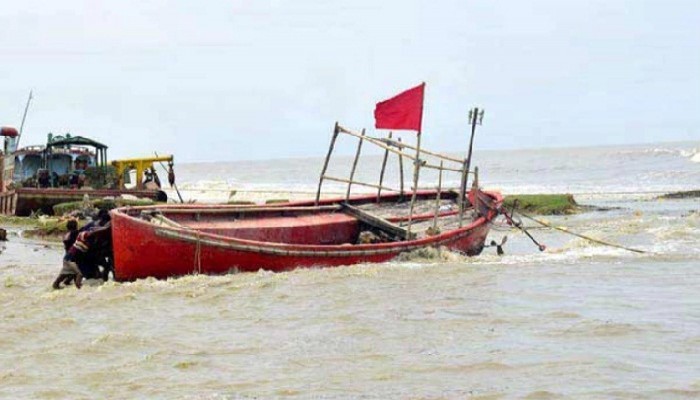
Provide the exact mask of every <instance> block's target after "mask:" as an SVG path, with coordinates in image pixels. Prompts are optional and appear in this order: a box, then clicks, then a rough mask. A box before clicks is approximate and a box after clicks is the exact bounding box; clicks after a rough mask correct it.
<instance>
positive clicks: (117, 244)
mask: <svg viewBox="0 0 700 400" xmlns="http://www.w3.org/2000/svg"><path fill="white" fill-rule="evenodd" d="M500 201H501V198H500V195H498V197H497V198H495V199H494V204H500ZM190 209H192V208H190ZM206 209H207V210H210V209H211V207H206ZM195 210H196V209H195ZM495 216H496V211H495V209H494V210H490V211H488V212H487V213H486V214H485V215H484V216H482V217H479V218H478V219H476V220H475V221H473V222H472V223H470V224H469V225H468V226H464V227H463V228H459V229H455V230H452V231H449V232H445V233H442V234H438V235H435V236H429V237H424V238H421V239H414V240H408V241H401V242H389V243H376V244H362V245H350V244H347V245H314V244H304V243H303V242H302V243H298V244H290V243H270V242H263V241H257V240H246V239H239V238H232V237H228V236H224V235H218V234H211V233H202V232H200V231H197V230H186V229H177V228H173V227H168V226H162V225H154V224H151V223H149V222H147V221H144V220H141V219H139V218H136V217H134V216H132V215H129V214H127V213H125V212H122V210H115V211H113V212H112V227H113V228H112V240H113V248H114V265H115V279H116V280H120V281H128V280H135V279H140V278H147V277H155V278H168V277H173V276H182V275H188V274H198V273H203V274H225V273H230V272H253V271H257V270H260V269H264V270H269V271H275V272H280V271H287V270H291V269H295V268H314V267H333V266H341V265H352V264H358V263H378V262H385V261H388V260H391V259H393V258H395V257H396V256H398V255H399V254H401V253H405V252H410V251H413V250H418V249H422V248H426V247H445V248H447V249H450V250H454V251H459V252H463V253H465V254H468V255H477V254H479V253H480V252H481V251H482V249H483V247H484V241H485V239H486V236H487V234H488V232H489V228H490V226H489V225H490V221H491V220H492V219H493V218H494V217H495ZM319 218H320V217H319ZM338 229H340V227H335V228H333V229H331V230H329V228H328V226H326V225H325V224H324V221H320V220H319V221H318V223H313V221H312V222H310V223H308V224H306V225H305V226H303V230H302V231H299V232H297V233H296V234H297V235H303V236H306V237H318V236H320V235H324V234H328V232H337V231H338ZM321 230H323V231H321Z"/></svg>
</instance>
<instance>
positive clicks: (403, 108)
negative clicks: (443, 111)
mask: <svg viewBox="0 0 700 400" xmlns="http://www.w3.org/2000/svg"><path fill="white" fill-rule="evenodd" d="M424 91H425V82H423V83H421V84H420V85H418V86H416V87H414V88H411V89H408V90H406V91H405V92H402V93H399V94H397V95H396V96H394V97H392V98H390V99H389V100H384V101H382V102H380V103H377V106H376V107H375V108H374V121H375V123H374V127H375V128H377V129H408V130H412V131H418V132H420V131H421V125H422V124H423V93H424Z"/></svg>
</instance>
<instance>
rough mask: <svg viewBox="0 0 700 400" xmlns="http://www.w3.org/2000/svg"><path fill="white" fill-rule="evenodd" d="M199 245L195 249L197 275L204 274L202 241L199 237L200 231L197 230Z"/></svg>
mask: <svg viewBox="0 0 700 400" xmlns="http://www.w3.org/2000/svg"><path fill="white" fill-rule="evenodd" d="M195 232H196V236H197V243H196V245H195V249H194V269H195V271H197V274H201V273H202V239H201V238H200V237H199V231H197V230H195Z"/></svg>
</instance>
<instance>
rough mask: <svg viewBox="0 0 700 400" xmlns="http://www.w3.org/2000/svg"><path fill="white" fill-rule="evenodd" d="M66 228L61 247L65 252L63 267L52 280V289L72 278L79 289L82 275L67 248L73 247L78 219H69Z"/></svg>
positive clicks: (76, 236)
mask: <svg viewBox="0 0 700 400" xmlns="http://www.w3.org/2000/svg"><path fill="white" fill-rule="evenodd" d="M66 228H67V229H68V232H67V233H66V235H65V236H64V237H63V247H64V249H65V253H64V255H63V267H62V268H61V272H60V273H59V274H58V277H57V278H56V280H55V281H54V282H53V285H52V286H53V288H54V289H60V288H61V282H63V283H64V284H66V285H67V284H69V283H70V282H71V281H72V280H75V287H77V288H78V289H80V287H81V286H82V281H83V275H82V273H81V272H80V269H79V268H78V264H77V263H76V262H75V261H74V260H73V258H72V257H71V256H70V254H69V250H70V249H71V248H72V247H73V245H74V244H75V241H76V239H77V238H78V234H79V231H78V221H76V220H74V219H71V220H70V221H68V223H66Z"/></svg>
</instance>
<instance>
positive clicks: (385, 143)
mask: <svg viewBox="0 0 700 400" xmlns="http://www.w3.org/2000/svg"><path fill="white" fill-rule="evenodd" d="M340 133H344V134H346V135H348V136H351V137H354V138H357V139H358V143H357V147H356V150H355V157H354V159H353V163H352V169H351V170H350V176H349V178H348V179H345V178H339V177H335V176H329V175H327V172H328V164H329V162H330V158H331V156H332V154H333V150H334V147H335V143H336V141H337V138H338V135H339V134H340ZM365 141H367V142H369V143H371V144H373V145H375V146H377V147H379V148H381V149H383V150H384V156H383V158H382V165H381V171H380V174H379V184H374V183H367V182H361V181H358V180H355V172H356V171H357V165H358V163H359V159H360V155H361V152H362V145H363V143H364V142H365ZM405 149H407V150H414V151H415V152H414V153H409V152H407V151H404V150H405ZM389 153H393V154H396V155H397V156H398V158H399V185H400V189H399V190H396V189H393V188H389V187H386V186H384V175H385V172H386V164H387V160H388V157H389ZM422 155H427V156H429V157H434V158H437V159H439V160H440V164H439V165H435V164H430V163H428V162H427V161H426V160H424V159H421V156H422ZM404 157H406V158H408V159H409V160H411V161H413V165H414V168H413V185H412V186H411V188H410V189H411V203H410V206H409V213H408V221H407V222H408V223H407V233H408V236H410V234H411V225H412V223H413V213H414V208H415V204H416V196H417V191H418V183H419V180H420V170H421V168H429V169H434V170H437V171H439V175H438V194H437V198H436V207H437V208H438V209H437V210H436V213H435V215H438V214H439V206H440V197H441V192H442V178H443V177H442V175H443V171H450V172H458V173H459V174H460V178H461V179H460V183H461V186H460V188H459V192H458V198H459V199H458V203H459V225H460V227H462V225H463V222H462V220H463V218H464V211H465V201H466V187H465V186H466V182H467V179H466V177H467V175H468V174H469V173H470V171H469V167H468V160H465V159H458V158H455V157H450V156H446V155H444V154H440V153H436V152H433V151H429V150H425V149H422V148H421V132H417V135H416V145H415V146H413V145H409V144H405V143H403V142H402V140H401V138H400V137H399V138H397V139H396V140H394V139H393V132H389V135H388V138H386V139H383V138H375V137H371V136H367V135H366V134H365V130H364V129H363V130H362V131H361V132H360V133H357V132H353V131H351V130H349V129H347V128H344V127H342V126H341V125H339V124H338V123H337V122H336V123H335V127H334V129H333V137H332V138H331V143H330V146H329V148H328V153H327V154H326V158H325V160H324V163H323V168H322V170H321V175H320V177H319V183H318V189H317V191H316V202H315V204H316V205H317V206H318V204H319V201H320V198H321V188H322V186H323V182H324V181H325V180H330V181H334V182H340V183H345V184H347V189H346V191H345V200H346V201H347V200H349V199H350V194H351V191H352V186H353V185H358V186H365V187H369V188H374V189H377V202H379V201H380V198H381V193H382V191H384V190H386V191H392V192H398V193H400V196H399V202H401V201H404V195H405V188H404V186H405V183H404V169H403V167H404V165H403V159H404ZM446 163H452V164H455V163H458V164H459V165H458V167H457V166H454V167H452V166H445V164H446ZM475 181H476V182H478V179H475ZM436 226H437V219H435V220H434V221H433V227H436Z"/></svg>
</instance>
